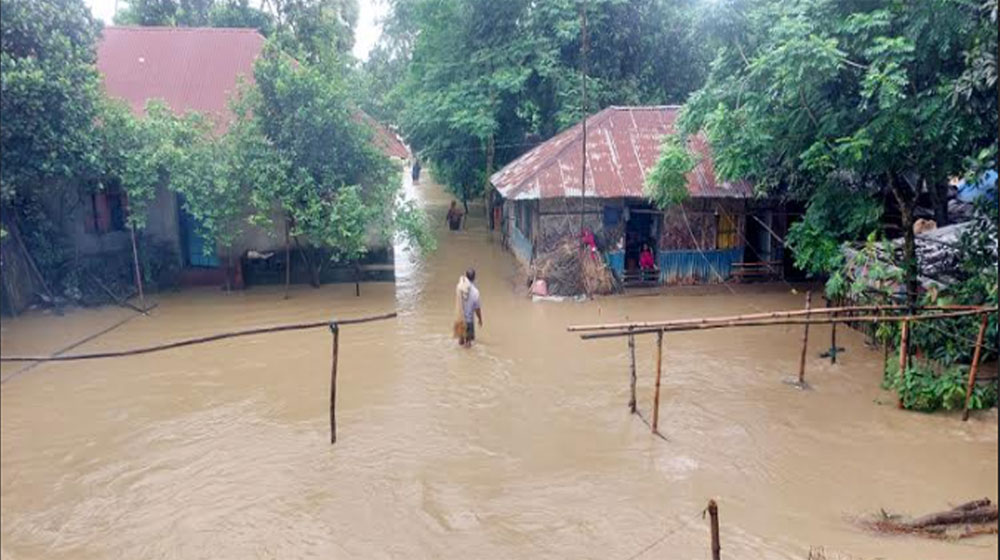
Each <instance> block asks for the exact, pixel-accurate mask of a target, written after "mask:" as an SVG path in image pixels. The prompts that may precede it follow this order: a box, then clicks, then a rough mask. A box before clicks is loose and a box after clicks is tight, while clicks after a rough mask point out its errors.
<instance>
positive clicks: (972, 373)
mask: <svg viewBox="0 0 1000 560" xmlns="http://www.w3.org/2000/svg"><path fill="white" fill-rule="evenodd" d="M989 317H990V316H989V315H987V314H986V313H983V318H982V320H981V321H980V323H979V334H978V335H976V351H975V352H973V353H972V365H970V366H969V384H968V385H967V386H966V388H965V408H963V409H962V421H963V422H965V421H967V420H968V419H969V403H970V402H971V401H972V389H973V388H974V387H975V385H976V372H977V371H978V370H979V355H980V354H981V353H982V350H983V337H985V336H986V324H987V323H988V322H989Z"/></svg>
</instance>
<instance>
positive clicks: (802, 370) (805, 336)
mask: <svg viewBox="0 0 1000 560" xmlns="http://www.w3.org/2000/svg"><path fill="white" fill-rule="evenodd" d="M812 296H813V293H812V292H811V291H809V292H806V319H808V318H809V309H810V308H811V307H812ZM834 324H835V325H836V323H834ZM808 345H809V323H806V324H805V328H804V329H802V355H801V356H800V357H799V386H800V387H804V386H805V384H806V347H807V346H808Z"/></svg>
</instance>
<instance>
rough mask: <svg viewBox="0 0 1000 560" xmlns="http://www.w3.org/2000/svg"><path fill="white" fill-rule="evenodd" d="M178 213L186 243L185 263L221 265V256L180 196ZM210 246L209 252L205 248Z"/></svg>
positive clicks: (214, 266)
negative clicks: (204, 234)
mask: <svg viewBox="0 0 1000 560" xmlns="http://www.w3.org/2000/svg"><path fill="white" fill-rule="evenodd" d="M177 203H178V211H177V212H178V215H179V217H180V226H181V239H182V241H183V245H184V263H185V264H187V265H188V266H199V267H204V268H216V267H218V266H219V256H218V255H217V254H216V251H215V249H214V247H211V245H210V244H209V242H208V241H207V240H206V239H205V238H204V237H202V235H201V234H200V233H199V232H198V221H197V220H196V219H195V217H194V216H192V215H191V214H188V213H187V211H185V210H184V199H183V198H180V196H178V201H177ZM206 247H209V250H208V254H206V252H205V249H206Z"/></svg>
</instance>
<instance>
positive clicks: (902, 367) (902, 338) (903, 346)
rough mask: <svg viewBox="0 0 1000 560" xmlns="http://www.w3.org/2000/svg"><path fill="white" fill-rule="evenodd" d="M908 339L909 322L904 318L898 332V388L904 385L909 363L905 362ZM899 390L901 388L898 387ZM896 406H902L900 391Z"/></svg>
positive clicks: (907, 355)
mask: <svg viewBox="0 0 1000 560" xmlns="http://www.w3.org/2000/svg"><path fill="white" fill-rule="evenodd" d="M909 341H910V322H909V321H906V320H904V321H903V327H902V331H901V332H900V334H899V385H900V388H902V387H904V386H905V385H906V369H907V366H908V365H909V364H908V363H907V361H908V360H907V358H908V357H909V354H908V353H907V352H908V350H907V345H908V344H909ZM899 390H901V389H899ZM896 407H897V408H903V395H902V393H900V395H899V400H898V401H896Z"/></svg>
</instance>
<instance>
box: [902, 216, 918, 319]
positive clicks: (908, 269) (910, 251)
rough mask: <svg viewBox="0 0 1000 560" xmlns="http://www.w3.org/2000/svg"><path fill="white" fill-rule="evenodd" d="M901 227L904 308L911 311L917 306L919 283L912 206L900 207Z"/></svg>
mask: <svg viewBox="0 0 1000 560" xmlns="http://www.w3.org/2000/svg"><path fill="white" fill-rule="evenodd" d="M900 213H901V215H902V226H903V277H904V279H905V281H906V306H907V307H908V308H910V309H911V310H912V309H913V308H914V307H916V305H917V293H918V292H919V290H920V282H919V280H918V279H917V274H918V268H917V239H916V235H915V234H914V233H913V204H912V203H907V204H904V205H902V206H901V208H900Z"/></svg>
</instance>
